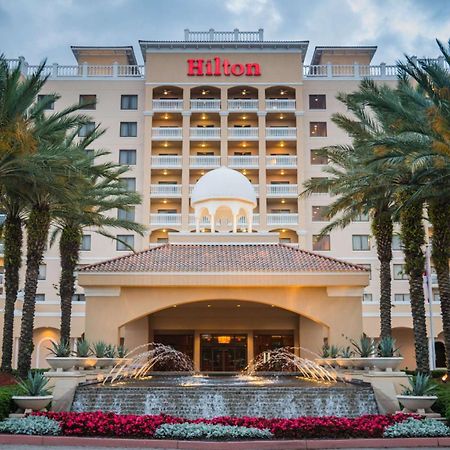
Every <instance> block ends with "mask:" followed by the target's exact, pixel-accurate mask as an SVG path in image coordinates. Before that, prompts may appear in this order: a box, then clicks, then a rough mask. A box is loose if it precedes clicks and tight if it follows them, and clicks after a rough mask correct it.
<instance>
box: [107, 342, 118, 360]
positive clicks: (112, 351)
mask: <svg viewBox="0 0 450 450" xmlns="http://www.w3.org/2000/svg"><path fill="white" fill-rule="evenodd" d="M116 354H117V352H116V347H115V346H114V345H111V344H108V345H107V346H106V349H105V358H115V357H116Z"/></svg>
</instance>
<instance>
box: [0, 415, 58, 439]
mask: <svg viewBox="0 0 450 450" xmlns="http://www.w3.org/2000/svg"><path fill="white" fill-rule="evenodd" d="M0 433H9V434H33V435H39V436H44V435H48V436H57V435H58V434H61V427H60V426H59V423H58V422H57V421H56V420H53V419H49V418H48V417H44V416H28V417H22V418H20V419H17V418H14V419H6V420H4V421H3V422H0Z"/></svg>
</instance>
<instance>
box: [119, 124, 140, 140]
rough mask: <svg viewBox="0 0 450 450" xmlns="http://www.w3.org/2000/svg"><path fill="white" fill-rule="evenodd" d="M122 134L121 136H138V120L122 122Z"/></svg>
mask: <svg viewBox="0 0 450 450" xmlns="http://www.w3.org/2000/svg"><path fill="white" fill-rule="evenodd" d="M120 136H121V137H136V136H137V122H120Z"/></svg>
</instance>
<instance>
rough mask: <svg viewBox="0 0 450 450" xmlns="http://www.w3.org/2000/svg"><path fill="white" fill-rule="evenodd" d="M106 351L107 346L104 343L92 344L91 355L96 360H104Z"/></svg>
mask: <svg viewBox="0 0 450 450" xmlns="http://www.w3.org/2000/svg"><path fill="white" fill-rule="evenodd" d="M107 350H108V346H107V344H106V343H105V342H103V341H98V342H94V343H93V344H92V353H93V354H94V355H95V356H96V357H97V358H106V357H107V356H106V352H107Z"/></svg>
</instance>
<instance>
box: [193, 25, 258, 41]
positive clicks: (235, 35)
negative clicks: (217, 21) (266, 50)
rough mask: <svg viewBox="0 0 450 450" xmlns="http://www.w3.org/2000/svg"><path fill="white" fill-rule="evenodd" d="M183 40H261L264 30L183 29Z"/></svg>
mask: <svg viewBox="0 0 450 450" xmlns="http://www.w3.org/2000/svg"><path fill="white" fill-rule="evenodd" d="M184 40H185V41H186V42H262V41H263V40H264V30H263V29H262V28H260V29H259V30H258V31H240V30H239V29H238V28H235V29H234V30H233V31H216V30H215V29H214V28H210V29H209V30H208V31H191V30H189V29H188V28H186V29H185V30H184Z"/></svg>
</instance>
